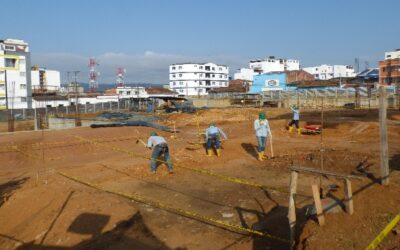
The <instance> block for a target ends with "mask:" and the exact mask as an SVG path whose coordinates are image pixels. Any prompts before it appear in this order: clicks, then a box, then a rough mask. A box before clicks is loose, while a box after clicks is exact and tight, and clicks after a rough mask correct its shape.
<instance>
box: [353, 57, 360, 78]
mask: <svg viewBox="0 0 400 250" xmlns="http://www.w3.org/2000/svg"><path fill="white" fill-rule="evenodd" d="M354 69H355V72H356V73H357V74H358V73H360V59H359V58H358V57H356V58H354Z"/></svg>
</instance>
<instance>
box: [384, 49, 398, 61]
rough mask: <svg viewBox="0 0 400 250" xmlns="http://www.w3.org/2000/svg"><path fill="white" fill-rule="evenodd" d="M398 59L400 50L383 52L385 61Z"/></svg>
mask: <svg viewBox="0 0 400 250" xmlns="http://www.w3.org/2000/svg"><path fill="white" fill-rule="evenodd" d="M397 58H400V49H396V50H395V51H389V52H385V60H389V59H397Z"/></svg>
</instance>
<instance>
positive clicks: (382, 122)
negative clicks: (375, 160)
mask: <svg viewBox="0 0 400 250" xmlns="http://www.w3.org/2000/svg"><path fill="white" fill-rule="evenodd" d="M386 109H387V100H386V87H385V86H383V85H381V86H379V134H380V143H381V144H380V152H381V168H380V170H381V184H382V185H389V152H388V141H387V139H388V137H387V125H386V115H387V112H386Z"/></svg>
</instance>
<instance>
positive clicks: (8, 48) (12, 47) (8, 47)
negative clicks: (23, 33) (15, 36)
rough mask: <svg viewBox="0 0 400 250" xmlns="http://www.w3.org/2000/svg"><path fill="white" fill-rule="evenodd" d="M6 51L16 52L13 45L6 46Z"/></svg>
mask: <svg viewBox="0 0 400 250" xmlns="http://www.w3.org/2000/svg"><path fill="white" fill-rule="evenodd" d="M4 49H5V50H11V51H15V46H13V45H6V46H4Z"/></svg>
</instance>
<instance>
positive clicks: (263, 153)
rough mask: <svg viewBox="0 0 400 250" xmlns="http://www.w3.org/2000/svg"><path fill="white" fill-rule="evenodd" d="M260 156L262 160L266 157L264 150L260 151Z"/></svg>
mask: <svg viewBox="0 0 400 250" xmlns="http://www.w3.org/2000/svg"><path fill="white" fill-rule="evenodd" d="M261 157H262V158H263V160H266V159H268V157H267V156H266V155H265V152H261Z"/></svg>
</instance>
